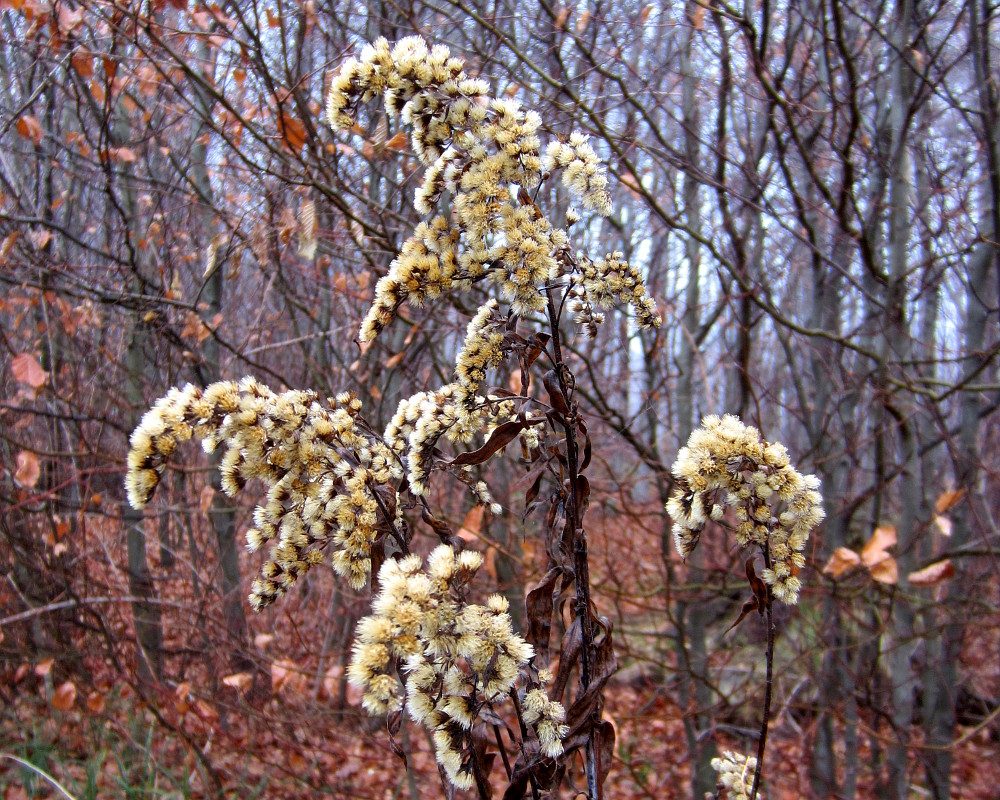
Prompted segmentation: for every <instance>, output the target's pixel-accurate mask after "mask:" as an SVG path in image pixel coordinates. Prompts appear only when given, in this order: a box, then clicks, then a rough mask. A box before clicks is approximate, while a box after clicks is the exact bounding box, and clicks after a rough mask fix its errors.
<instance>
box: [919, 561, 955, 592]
mask: <svg viewBox="0 0 1000 800" xmlns="http://www.w3.org/2000/svg"><path fill="white" fill-rule="evenodd" d="M954 574H955V567H954V566H953V565H952V563H951V561H950V560H949V559H947V558H946V559H945V560H944V561H936V562H935V563H933V564H931V565H930V566H927V567H924V568H923V569H918V570H917V571H916V572H911V573H910V574H909V575H908V576H907V580H908V581H909V582H910V584H911V585H913V586H933V585H934V584H936V583H941V581H945V580H948V578H950V577H951V576H952V575H954Z"/></svg>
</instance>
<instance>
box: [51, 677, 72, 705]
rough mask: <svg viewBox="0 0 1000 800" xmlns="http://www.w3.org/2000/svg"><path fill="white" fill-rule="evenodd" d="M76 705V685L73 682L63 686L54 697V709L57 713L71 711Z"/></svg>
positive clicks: (67, 682) (56, 691)
mask: <svg viewBox="0 0 1000 800" xmlns="http://www.w3.org/2000/svg"><path fill="white" fill-rule="evenodd" d="M74 703H76V685H75V684H74V683H73V681H66V682H65V683H63V684H61V685H60V686H59V688H58V689H56V690H55V692H54V693H53V695H52V707H53V708H54V709H56V710H57V711H69V710H70V709H71V708H73V705H74Z"/></svg>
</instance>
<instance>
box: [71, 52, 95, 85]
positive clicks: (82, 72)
mask: <svg viewBox="0 0 1000 800" xmlns="http://www.w3.org/2000/svg"><path fill="white" fill-rule="evenodd" d="M69 62H70V64H72V65H73V69H75V70H76V72H77V74H78V75H79V76H80V77H81V78H90V77H93V75H94V54H93V53H90V52H88V51H87V50H77V51H75V52H74V53H73V55H71V56H70V57H69Z"/></svg>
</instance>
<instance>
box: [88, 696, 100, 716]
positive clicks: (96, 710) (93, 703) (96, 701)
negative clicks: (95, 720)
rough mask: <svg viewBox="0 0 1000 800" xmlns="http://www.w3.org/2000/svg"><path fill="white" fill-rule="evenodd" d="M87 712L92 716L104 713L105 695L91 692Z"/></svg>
mask: <svg viewBox="0 0 1000 800" xmlns="http://www.w3.org/2000/svg"><path fill="white" fill-rule="evenodd" d="M87 710H88V711H90V713H92V714H100V713H101V712H102V711H104V695H103V694H101V693H100V692H91V693H90V694H88V695H87Z"/></svg>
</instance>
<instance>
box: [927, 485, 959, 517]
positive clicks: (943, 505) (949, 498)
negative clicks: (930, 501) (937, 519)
mask: <svg viewBox="0 0 1000 800" xmlns="http://www.w3.org/2000/svg"><path fill="white" fill-rule="evenodd" d="M965 491H966V490H965V489H952V490H951V491H948V492H943V493H942V494H941V496H940V497H939V498H938V499H937V501H936V502H935V503H934V510H935V511H937V513H938V514H943V513H944V512H945V511H948V510H950V509H952V508H954V507H955V506H957V505H958V503H959V501H960V500H961V499H962V498H963V497H965Z"/></svg>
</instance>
